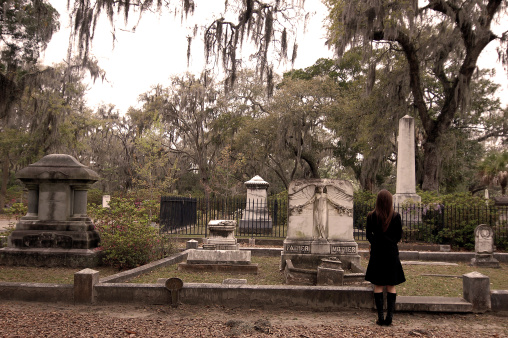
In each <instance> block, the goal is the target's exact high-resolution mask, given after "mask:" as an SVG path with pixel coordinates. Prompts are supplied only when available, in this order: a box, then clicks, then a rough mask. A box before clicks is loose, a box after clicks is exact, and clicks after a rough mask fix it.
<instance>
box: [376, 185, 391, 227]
mask: <svg viewBox="0 0 508 338" xmlns="http://www.w3.org/2000/svg"><path fill="white" fill-rule="evenodd" d="M374 212H375V213H376V217H377V221H378V222H379V223H380V224H381V226H382V227H383V232H384V231H386V230H387V229H388V226H389V225H390V222H391V220H392V217H393V214H394V212H395V211H394V210H393V197H392V194H391V193H390V192H389V191H388V190H386V189H383V190H381V191H380V192H379V193H378V194H377V199H376V207H375V208H374V210H372V211H371V212H370V213H371V214H372V213H374Z"/></svg>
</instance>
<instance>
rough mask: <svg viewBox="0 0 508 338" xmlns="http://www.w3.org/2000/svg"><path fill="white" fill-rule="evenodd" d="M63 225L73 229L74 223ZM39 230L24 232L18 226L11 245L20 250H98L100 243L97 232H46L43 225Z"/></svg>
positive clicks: (12, 236)
mask: <svg viewBox="0 0 508 338" xmlns="http://www.w3.org/2000/svg"><path fill="white" fill-rule="evenodd" d="M53 223H54V222H52V224H53ZM62 223H67V226H69V228H71V229H72V227H71V226H72V223H70V222H62ZM64 226H65V224H64ZM37 228H38V229H34V228H32V229H30V230H23V229H20V227H19V225H18V226H17V228H16V230H14V231H13V232H12V233H11V235H10V242H11V245H12V246H14V247H16V248H20V249H24V248H30V249H37V248H43V249H47V248H60V249H92V248H96V247H97V246H98V244H99V241H100V237H99V233H98V232H97V231H95V230H89V231H83V230H70V229H69V230H57V229H48V230H46V229H45V228H44V226H42V225H41V224H39V225H37Z"/></svg>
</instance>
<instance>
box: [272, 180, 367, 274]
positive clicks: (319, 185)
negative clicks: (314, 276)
mask: <svg viewBox="0 0 508 338" xmlns="http://www.w3.org/2000/svg"><path fill="white" fill-rule="evenodd" d="M288 198H289V202H288V209H289V210H288V213H289V219H288V233H287V237H286V239H285V240H284V248H283V252H282V256H281V270H283V271H284V270H286V269H285V268H286V264H287V262H288V260H291V264H292V265H293V266H294V267H295V268H304V269H311V270H317V268H318V266H320V265H321V263H322V260H323V259H330V258H332V259H338V260H339V261H340V262H341V264H342V268H343V269H344V270H351V266H352V265H354V266H355V267H360V255H359V254H358V244H357V243H356V242H355V240H354V237H353V186H352V184H351V183H350V182H348V181H344V180H337V179H311V180H296V181H293V182H291V184H290V185H289V191H288Z"/></svg>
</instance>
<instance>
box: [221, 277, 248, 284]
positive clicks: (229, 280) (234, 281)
mask: <svg viewBox="0 0 508 338" xmlns="http://www.w3.org/2000/svg"><path fill="white" fill-rule="evenodd" d="M222 284H229V285H231V284H233V285H240V284H247V280H246V279H241V278H227V279H224V280H223V281H222Z"/></svg>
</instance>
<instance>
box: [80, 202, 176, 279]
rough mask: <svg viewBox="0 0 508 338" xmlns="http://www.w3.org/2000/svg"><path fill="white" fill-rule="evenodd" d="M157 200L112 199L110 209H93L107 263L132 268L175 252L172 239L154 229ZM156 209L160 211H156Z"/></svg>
mask: <svg viewBox="0 0 508 338" xmlns="http://www.w3.org/2000/svg"><path fill="white" fill-rule="evenodd" d="M156 203H157V202H155V201H143V202H136V201H135V200H134V199H127V198H114V197H113V198H111V201H110V203H109V206H110V207H109V208H102V207H101V206H91V207H90V208H89V214H90V216H91V217H92V218H93V219H94V223H95V226H96V229H97V231H98V232H99V234H100V236H101V242H100V243H101V244H100V245H101V247H100V248H101V249H102V250H103V252H104V263H105V264H107V265H111V266H115V267H118V268H119V269H130V268H134V267H137V266H140V265H143V264H146V263H148V262H150V261H152V260H156V259H160V258H163V257H165V256H166V255H168V254H169V253H171V252H172V251H173V245H172V244H171V242H170V241H169V237H166V236H163V235H161V234H159V230H158V228H156V227H153V226H152V222H153V220H154V219H156V217H158V214H154V205H155V204H156ZM155 209H156V208H155Z"/></svg>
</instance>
